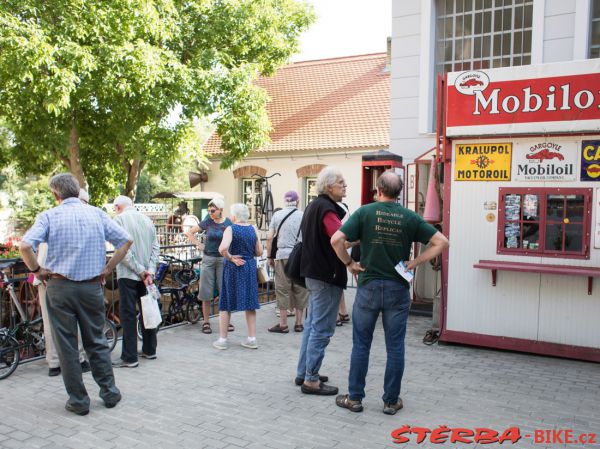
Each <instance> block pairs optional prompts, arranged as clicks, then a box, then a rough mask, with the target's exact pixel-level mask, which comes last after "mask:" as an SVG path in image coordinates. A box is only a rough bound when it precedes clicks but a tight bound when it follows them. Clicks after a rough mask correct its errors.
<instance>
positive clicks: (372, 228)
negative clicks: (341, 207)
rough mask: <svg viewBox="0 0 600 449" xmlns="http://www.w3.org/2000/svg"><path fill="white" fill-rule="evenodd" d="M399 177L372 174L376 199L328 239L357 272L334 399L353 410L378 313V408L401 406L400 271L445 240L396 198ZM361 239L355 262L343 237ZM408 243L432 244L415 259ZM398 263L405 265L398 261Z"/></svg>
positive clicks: (403, 313) (403, 309) (405, 299)
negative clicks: (343, 386)
mask: <svg viewBox="0 0 600 449" xmlns="http://www.w3.org/2000/svg"><path fill="white" fill-rule="evenodd" d="M401 191H402V179H401V178H400V176H398V175H397V174H396V173H394V172H392V171H387V172H385V173H383V174H382V175H381V176H380V177H379V178H378V179H377V202H376V203H372V204H368V205H366V206H362V207H361V208H359V209H358V210H357V211H356V212H355V213H354V214H353V215H352V216H351V217H350V219H349V220H348V221H347V222H346V223H345V224H344V225H343V226H342V227H341V228H340V230H339V231H337V232H336V233H335V234H334V235H333V236H332V238H331V244H332V246H333V248H334V249H335V252H336V254H337V256H338V258H339V259H340V260H341V261H342V262H343V263H344V264H345V265H346V266H347V267H348V269H349V270H350V272H351V273H352V274H358V289H357V292H356V299H355V301H354V307H353V310H352V356H351V358H350V373H349V375H348V391H349V393H348V394H344V395H339V396H338V397H337V398H336V400H335V402H336V404H337V405H339V406H340V407H343V408H347V409H349V410H350V411H353V412H360V411H362V409H363V406H362V399H363V398H364V397H365V378H366V376H367V370H368V367H369V352H370V350H371V342H372V341H373V331H374V330H375V324H376V323H377V319H378V318H379V314H380V313H381V314H382V316H383V329H384V333H385V341H386V349H387V354H388V358H387V364H386V369H385V379H384V394H383V402H384V405H383V413H385V414H388V415H393V414H395V413H396V412H397V411H398V410H400V409H401V408H402V399H400V387H401V383H402V375H403V373H404V337H405V335H406V321H407V319H408V310H409V308H410V284H409V282H408V281H407V280H406V279H405V277H404V276H402V275H401V274H400V272H402V273H404V268H406V270H408V271H411V270H413V269H414V268H415V267H416V266H418V265H420V264H422V263H423V262H427V261H428V260H430V259H433V258H434V257H436V256H437V255H439V254H441V252H442V251H443V250H444V249H445V248H446V247H448V239H447V238H446V237H445V236H444V235H443V234H442V233H441V232H438V231H437V230H436V229H435V228H434V227H433V226H431V225H429V224H427V223H426V222H425V221H424V220H423V219H422V218H421V217H420V216H419V215H417V214H416V213H414V212H413V211H411V210H408V209H406V208H404V207H402V206H401V205H400V204H398V203H396V199H397V198H398V196H399V195H400V192H401ZM357 240H359V241H360V253H361V259H360V262H354V261H352V260H351V259H350V256H349V255H348V253H347V251H346V249H345V243H346V241H349V242H353V241H357ZM413 242H421V243H431V245H430V246H429V248H427V249H426V250H425V251H423V253H421V254H420V255H419V256H418V257H417V258H416V259H413V260H410V261H409V260H408V259H409V257H410V250H411V246H412V244H413ZM400 262H403V263H404V264H405V267H401V266H400V264H399V263H400Z"/></svg>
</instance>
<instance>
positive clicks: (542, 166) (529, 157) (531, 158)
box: [512, 140, 579, 181]
mask: <svg viewBox="0 0 600 449" xmlns="http://www.w3.org/2000/svg"><path fill="white" fill-rule="evenodd" d="M578 160H579V142H575V141H562V140H558V141H553V140H544V141H530V140H524V141H519V142H515V143H514V146H513V158H512V163H513V166H512V173H513V181H576V180H577V177H578V176H579V170H578V165H577V161H578Z"/></svg>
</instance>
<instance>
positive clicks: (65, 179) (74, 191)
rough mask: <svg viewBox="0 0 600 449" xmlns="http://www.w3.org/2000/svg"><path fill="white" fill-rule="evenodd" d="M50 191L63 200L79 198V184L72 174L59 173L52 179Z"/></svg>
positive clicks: (49, 183)
mask: <svg viewBox="0 0 600 449" xmlns="http://www.w3.org/2000/svg"><path fill="white" fill-rule="evenodd" d="M48 187H50V190H52V191H53V192H55V193H56V194H57V195H58V197H59V198H60V199H61V200H65V199H67V198H79V182H78V181H77V178H76V177H75V176H73V175H72V174H71V173H59V174H58V175H54V176H53V177H52V178H50V182H48Z"/></svg>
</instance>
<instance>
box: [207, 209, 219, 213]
mask: <svg viewBox="0 0 600 449" xmlns="http://www.w3.org/2000/svg"><path fill="white" fill-rule="evenodd" d="M217 210H218V209H208V213H209V214H214V213H215V212H216V211H217Z"/></svg>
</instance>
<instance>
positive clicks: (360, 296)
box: [348, 280, 410, 404]
mask: <svg viewBox="0 0 600 449" xmlns="http://www.w3.org/2000/svg"><path fill="white" fill-rule="evenodd" d="M409 309H410V294H409V289H408V288H407V287H405V286H404V285H403V284H402V283H401V282H398V281H389V280H373V281H370V282H369V283H368V284H366V285H364V286H361V287H358V290H357V291H356V299H355V300H354V307H353V309H352V356H351V357H350V374H349V375H348V392H349V394H350V399H352V400H353V401H356V400H359V399H361V400H362V398H364V397H365V378H366V377H367V371H368V370H369V353H370V351H371V342H372V341H373V331H374V330H375V325H376V324H377V319H378V318H379V313H380V312H381V313H382V315H383V330H384V334H385V347H386V350H387V363H386V366H385V378H384V385H383V391H384V393H383V397H382V399H383V401H384V402H387V403H389V404H395V403H397V402H398V397H399V396H400V386H401V384H402V375H403V374H404V337H405V335H406V321H407V319H408V311H409Z"/></svg>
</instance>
